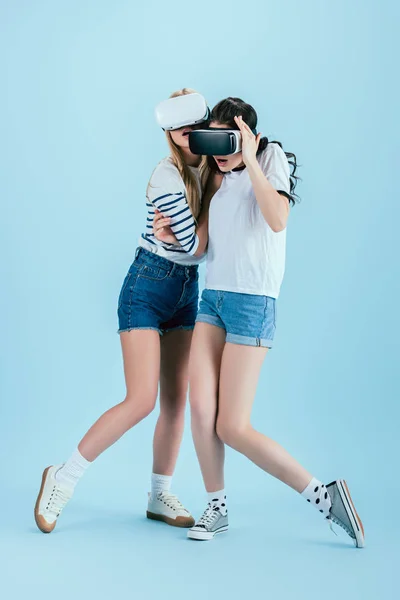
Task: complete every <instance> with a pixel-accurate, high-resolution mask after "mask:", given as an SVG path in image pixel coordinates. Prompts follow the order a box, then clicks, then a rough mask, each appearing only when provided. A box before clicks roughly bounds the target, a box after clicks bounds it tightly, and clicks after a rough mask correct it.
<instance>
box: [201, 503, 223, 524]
mask: <svg viewBox="0 0 400 600" xmlns="http://www.w3.org/2000/svg"><path fill="white" fill-rule="evenodd" d="M218 515H219V508H218V507H217V506H212V505H211V504H209V505H208V506H207V508H206V510H205V511H204V513H203V514H202V516H201V517H200V519H199V521H198V523H196V526H197V527H208V526H209V525H212V524H213V522H214V521H215V518H216V517H217V516H218Z"/></svg>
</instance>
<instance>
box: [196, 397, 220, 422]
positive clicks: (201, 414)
mask: <svg viewBox="0 0 400 600" xmlns="http://www.w3.org/2000/svg"><path fill="white" fill-rule="evenodd" d="M190 417H191V422H192V426H194V427H196V428H200V429H210V428H212V429H215V418H216V409H215V408H212V407H210V405H207V403H205V402H204V397H202V398H197V397H196V395H191V396H190Z"/></svg>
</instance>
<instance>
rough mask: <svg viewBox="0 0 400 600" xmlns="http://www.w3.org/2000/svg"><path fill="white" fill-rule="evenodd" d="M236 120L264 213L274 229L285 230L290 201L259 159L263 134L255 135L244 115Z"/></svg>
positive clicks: (250, 172) (246, 161)
mask: <svg viewBox="0 0 400 600" xmlns="http://www.w3.org/2000/svg"><path fill="white" fill-rule="evenodd" d="M235 121H236V123H237V125H238V127H239V129H240V132H241V134H242V156H243V162H244V163H245V165H246V167H247V170H248V173H249V177H250V180H251V183H252V185H253V190H254V194H255V196H256V200H257V202H258V205H259V207H260V210H261V212H262V215H263V217H264V219H265V220H266V222H267V223H268V225H269V226H270V228H271V229H272V231H275V232H279V231H283V229H285V227H286V224H287V219H288V216H289V202H288V200H287V198H286V196H283V195H282V194H280V193H279V192H277V191H276V190H275V188H274V187H273V186H272V185H271V184H270V182H269V181H268V179H267V177H266V176H265V175H264V173H263V171H262V169H261V167H260V165H259V163H258V161H257V148H258V144H259V141H260V138H261V134H260V133H259V134H258V135H257V136H255V135H254V133H253V132H252V131H251V129H250V128H249V127H248V125H247V124H246V123H245V122H244V121H243V119H242V117H235Z"/></svg>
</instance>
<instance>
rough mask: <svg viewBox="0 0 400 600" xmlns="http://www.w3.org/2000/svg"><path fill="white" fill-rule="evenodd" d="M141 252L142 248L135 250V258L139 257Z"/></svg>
mask: <svg viewBox="0 0 400 600" xmlns="http://www.w3.org/2000/svg"><path fill="white" fill-rule="evenodd" d="M139 252H140V248H136V252H135V260H136V259H137V257H138V256H139Z"/></svg>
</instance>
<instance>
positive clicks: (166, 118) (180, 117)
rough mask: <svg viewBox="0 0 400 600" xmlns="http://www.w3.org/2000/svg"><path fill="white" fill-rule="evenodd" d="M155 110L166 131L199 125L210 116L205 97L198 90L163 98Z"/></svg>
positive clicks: (161, 125)
mask: <svg viewBox="0 0 400 600" xmlns="http://www.w3.org/2000/svg"><path fill="white" fill-rule="evenodd" d="M155 112H156V119H157V123H158V124H159V125H160V127H162V128H163V129H164V131H173V130H174V129H181V128H182V127H188V126H189V125H191V126H193V125H198V124H199V123H204V122H205V121H207V120H208V119H209V117H210V109H209V108H208V106H207V102H206V101H205V98H204V97H203V96H202V95H201V94H198V93H197V92H196V93H193V94H185V95H183V96H176V97H175V98H168V100H163V102H160V104H158V105H157V106H156V111H155Z"/></svg>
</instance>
